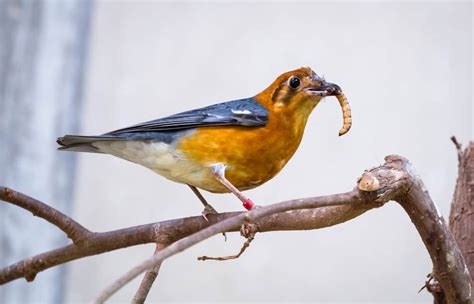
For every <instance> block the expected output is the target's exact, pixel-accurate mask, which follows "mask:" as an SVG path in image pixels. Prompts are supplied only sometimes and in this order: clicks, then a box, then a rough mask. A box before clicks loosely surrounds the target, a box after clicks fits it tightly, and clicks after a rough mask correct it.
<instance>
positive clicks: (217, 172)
mask: <svg viewBox="0 0 474 304" xmlns="http://www.w3.org/2000/svg"><path fill="white" fill-rule="evenodd" d="M225 168H226V167H225V165H222V164H218V165H215V166H213V167H212V174H213V175H214V177H215V178H216V179H217V180H218V181H219V182H220V183H221V184H223V185H224V186H225V187H226V188H227V189H229V190H230V192H232V193H233V194H234V195H235V196H237V197H238V198H239V200H241V201H242V204H243V206H244V208H245V209H247V210H251V209H253V208H254V207H255V203H254V202H252V200H251V199H249V198H248V197H246V196H245V195H243V194H242V192H240V191H239V189H237V188H236V187H235V186H234V185H232V183H231V182H229V181H228V180H227V179H226V178H225Z"/></svg>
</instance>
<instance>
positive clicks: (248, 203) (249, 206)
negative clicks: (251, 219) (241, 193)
mask: <svg viewBox="0 0 474 304" xmlns="http://www.w3.org/2000/svg"><path fill="white" fill-rule="evenodd" d="M242 205H243V206H244V208H245V209H247V210H252V208H253V207H254V206H255V204H254V202H252V200H251V199H248V200H246V201H245V202H244V203H243V204H242Z"/></svg>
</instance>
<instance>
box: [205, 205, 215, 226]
mask: <svg viewBox="0 0 474 304" xmlns="http://www.w3.org/2000/svg"><path fill="white" fill-rule="evenodd" d="M209 214H218V212H217V211H216V209H214V207H212V206H211V205H206V206H205V207H204V210H203V211H202V212H201V215H202V217H203V218H204V219H205V220H206V221H208V222H209V219H208V218H207V216H208V215H209Z"/></svg>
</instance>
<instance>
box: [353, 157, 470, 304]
mask: <svg viewBox="0 0 474 304" xmlns="http://www.w3.org/2000/svg"><path fill="white" fill-rule="evenodd" d="M385 160H386V164H385V166H386V167H387V168H391V170H389V171H385V170H380V168H375V169H373V170H371V171H370V172H367V173H364V175H363V177H362V179H361V182H362V181H363V180H365V181H366V183H365V184H370V185H375V186H374V187H373V188H372V189H368V190H376V191H380V190H383V188H379V187H378V186H377V185H378V184H382V183H384V180H385V179H387V178H389V179H390V178H392V177H391V175H399V176H400V180H402V181H404V182H403V183H402V185H401V188H404V189H406V191H403V192H398V193H397V194H396V195H395V196H394V200H395V201H397V202H399V203H400V205H401V206H402V207H403V208H404V209H405V211H406V212H407V213H408V216H409V217H410V219H411V221H412V222H413V224H414V225H415V227H416V229H417V230H418V233H419V234H420V237H421V239H422V240H423V243H424V244H425V247H426V249H428V252H429V254H430V257H431V260H432V262H433V275H434V277H435V278H436V280H437V281H438V282H439V283H440V284H441V286H442V287H443V289H444V290H445V291H446V299H447V301H448V303H456V304H461V303H466V304H467V303H472V298H471V297H472V293H471V283H470V278H469V271H468V269H467V266H466V263H465V261H464V258H463V256H462V254H461V251H460V250H459V247H458V245H457V243H456V240H455V239H454V237H453V235H452V234H451V232H450V230H449V228H448V226H447V224H446V221H445V220H444V218H443V217H442V215H441V214H440V213H439V211H438V209H437V208H436V206H435V204H434V203H433V201H432V200H431V197H430V195H429V193H428V190H426V188H425V185H424V184H423V181H422V180H421V179H420V177H419V175H418V174H417V173H416V172H415V171H414V168H413V166H412V165H411V164H410V163H409V162H408V160H407V159H405V158H403V157H400V156H387V157H386V158H385ZM369 188H371V187H369Z"/></svg>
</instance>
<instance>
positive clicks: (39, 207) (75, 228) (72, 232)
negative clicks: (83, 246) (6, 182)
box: [0, 186, 92, 244]
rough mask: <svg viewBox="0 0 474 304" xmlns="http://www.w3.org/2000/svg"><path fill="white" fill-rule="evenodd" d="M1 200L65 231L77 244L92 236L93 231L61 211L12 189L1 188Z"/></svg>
mask: <svg viewBox="0 0 474 304" xmlns="http://www.w3.org/2000/svg"><path fill="white" fill-rule="evenodd" d="M0 200H2V201H5V202H8V203H11V204H13V205H16V206H18V207H20V208H23V209H25V210H28V211H30V212H31V213H32V214H33V215H34V216H38V217H41V218H42V219H45V220H46V221H48V222H50V223H51V224H53V225H54V226H56V227H58V228H59V229H61V230H62V231H64V233H66V235H67V236H68V237H69V238H70V239H71V240H72V241H73V242H74V243H76V244H78V243H80V242H81V241H82V240H85V239H87V238H88V237H91V235H92V232H91V231H89V230H87V229H86V228H84V227H83V226H82V225H80V224H79V223H78V222H76V221H75V220H73V219H72V218H70V217H69V216H67V215H65V214H64V213H62V212H61V211H59V210H57V209H54V208H53V207H50V206H48V205H46V204H45V203H43V202H40V201H38V200H36V199H34V198H32V197H29V196H27V195H24V194H22V193H19V192H16V191H14V190H12V189H9V188H6V187H2V186H0Z"/></svg>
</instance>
